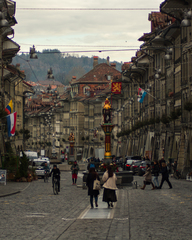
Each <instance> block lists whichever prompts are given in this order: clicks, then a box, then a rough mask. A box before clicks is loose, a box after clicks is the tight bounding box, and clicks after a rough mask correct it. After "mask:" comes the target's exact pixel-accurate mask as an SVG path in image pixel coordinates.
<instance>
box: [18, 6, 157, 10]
mask: <svg viewBox="0 0 192 240" xmlns="http://www.w3.org/2000/svg"><path fill="white" fill-rule="evenodd" d="M17 10H25V11H26V10H28V11H29V10H30V11H157V10H158V11H159V8H156V7H154V8H30V7H27V8H17Z"/></svg>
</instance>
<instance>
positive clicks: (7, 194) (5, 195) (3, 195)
mask: <svg viewBox="0 0 192 240" xmlns="http://www.w3.org/2000/svg"><path fill="white" fill-rule="evenodd" d="M20 192H21V191H16V192H12V193H6V194H2V195H0V198H1V197H7V196H11V195H14V194H17V193H20Z"/></svg>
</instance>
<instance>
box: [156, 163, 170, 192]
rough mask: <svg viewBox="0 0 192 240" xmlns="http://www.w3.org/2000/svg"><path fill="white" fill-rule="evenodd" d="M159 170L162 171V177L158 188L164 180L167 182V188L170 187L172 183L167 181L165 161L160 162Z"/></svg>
mask: <svg viewBox="0 0 192 240" xmlns="http://www.w3.org/2000/svg"><path fill="white" fill-rule="evenodd" d="M160 172H161V173H162V179H161V184H160V187H159V188H160V189H161V188H162V186H163V183H164V181H166V182H167V183H168V185H169V188H172V185H171V183H170V181H169V172H168V170H167V165H166V163H165V162H162V164H161V171H160Z"/></svg>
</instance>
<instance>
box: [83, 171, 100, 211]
mask: <svg viewBox="0 0 192 240" xmlns="http://www.w3.org/2000/svg"><path fill="white" fill-rule="evenodd" d="M98 181H99V182H98ZM86 185H87V187H88V195H89V196H90V203H91V208H94V206H93V197H94V198H95V206H96V207H98V195H99V189H100V178H99V175H98V174H97V172H96V171H95V168H90V169H89V174H88V176H87V181H86Z"/></svg>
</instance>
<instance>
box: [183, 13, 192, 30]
mask: <svg viewBox="0 0 192 240" xmlns="http://www.w3.org/2000/svg"><path fill="white" fill-rule="evenodd" d="M191 17H192V11H191V10H190V11H187V9H185V11H184V19H183V20H182V21H181V27H190V26H191V21H190V19H191Z"/></svg>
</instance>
